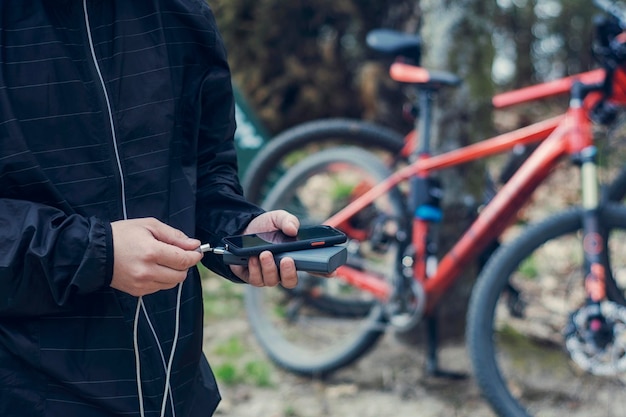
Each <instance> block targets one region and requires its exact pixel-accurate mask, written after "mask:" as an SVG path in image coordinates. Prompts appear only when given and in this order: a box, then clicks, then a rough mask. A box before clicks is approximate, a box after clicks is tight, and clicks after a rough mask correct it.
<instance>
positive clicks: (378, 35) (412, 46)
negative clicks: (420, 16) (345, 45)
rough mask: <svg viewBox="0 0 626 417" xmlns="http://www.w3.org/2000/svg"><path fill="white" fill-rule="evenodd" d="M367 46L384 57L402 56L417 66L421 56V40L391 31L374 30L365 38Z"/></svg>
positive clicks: (411, 35)
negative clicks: (384, 55)
mask: <svg viewBox="0 0 626 417" xmlns="http://www.w3.org/2000/svg"><path fill="white" fill-rule="evenodd" d="M365 42H366V43H367V46H369V47H370V48H372V49H373V50H375V51H377V52H381V53H383V54H386V55H394V56H398V55H400V56H403V57H406V58H409V59H410V60H411V62H412V63H414V64H419V62H420V59H421V54H422V38H421V37H420V36H419V35H413V34H409V33H402V32H398V31H395V30H392V29H374V30H371V31H370V32H368V34H367V37H366V38H365Z"/></svg>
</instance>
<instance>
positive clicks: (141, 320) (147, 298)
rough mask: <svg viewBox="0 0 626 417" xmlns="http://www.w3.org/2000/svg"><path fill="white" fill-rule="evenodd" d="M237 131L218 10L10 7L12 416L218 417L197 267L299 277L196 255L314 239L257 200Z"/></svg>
mask: <svg viewBox="0 0 626 417" xmlns="http://www.w3.org/2000/svg"><path fill="white" fill-rule="evenodd" d="M234 129H235V123H234V103H233V94H232V90H231V83H230V72H229V68H228V65H227V61H226V54H225V51H224V46H223V43H222V40H221V38H220V35H219V33H218V31H217V29H216V25H215V21H214V18H213V15H212V13H211V11H210V9H209V7H208V6H207V4H206V3H205V2H204V0H142V1H129V0H20V1H2V2H0V416H2V417H58V416H63V417H73V416H81V417H82V416H89V417H112V416H138V417H144V416H169V417H174V416H178V417H183V416H185V417H198V416H204V417H206V416H210V415H212V414H213V412H214V410H215V408H216V406H217V404H218V402H219V399H220V397H219V392H218V389H217V386H216V383H215V380H214V378H213V375H212V372H211V370H210V368H209V366H208V363H207V361H206V359H205V358H204V356H203V354H202V314H203V313H202V292H201V282H200V277H199V273H198V270H197V268H196V267H195V265H196V264H197V263H198V262H199V261H202V263H204V264H205V265H206V266H207V267H209V268H210V269H212V270H213V271H215V272H217V273H218V274H220V275H223V276H224V277H227V278H229V279H231V280H233V281H236V282H248V283H250V284H252V285H257V286H263V285H270V286H273V285H277V284H278V283H279V279H280V280H282V285H284V286H286V287H293V286H294V285H295V284H296V280H297V275H296V272H295V266H294V263H293V261H292V260H290V259H285V260H283V261H282V262H281V265H280V270H278V268H277V267H276V265H275V264H274V262H273V258H272V255H271V254H270V253H269V252H266V253H263V254H262V255H261V256H260V258H252V259H251V260H250V263H249V265H248V267H229V266H227V265H225V264H224V263H223V262H222V261H221V259H220V258H219V256H216V255H211V254H207V255H205V256H204V257H203V256H202V254H201V253H199V252H197V251H196V249H197V248H198V246H199V245H200V243H210V244H212V245H213V246H217V245H219V243H220V241H221V238H222V237H223V236H226V235H231V234H237V233H242V232H255V231H262V230H274V229H282V230H283V231H285V232H286V233H288V234H292V235H293V234H295V233H296V232H297V228H298V220H297V219H296V218H295V217H294V216H292V215H290V214H288V213H286V212H284V211H273V212H268V213H264V212H263V211H262V210H261V209H260V208H258V207H256V206H254V205H252V204H250V203H249V202H247V201H246V200H245V199H244V197H243V196H242V191H241V187H240V185H239V181H238V178H237V161H236V154H235V149H234V146H233V133H234ZM192 237H193V238H192Z"/></svg>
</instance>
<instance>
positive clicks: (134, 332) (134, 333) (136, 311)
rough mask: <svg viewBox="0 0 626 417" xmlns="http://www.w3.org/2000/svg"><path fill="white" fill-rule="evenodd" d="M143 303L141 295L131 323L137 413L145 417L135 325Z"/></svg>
mask: <svg viewBox="0 0 626 417" xmlns="http://www.w3.org/2000/svg"><path fill="white" fill-rule="evenodd" d="M142 303H143V301H142V297H139V299H138V300H137V309H136V310H135V320H134V323H133V350H134V351H135V375H136V376H135V379H136V381H137V395H138V396H139V415H140V416H141V417H145V413H144V409H143V390H142V388H141V365H140V363H139V360H140V358H139V342H138V340H137V339H138V338H137V327H138V325H139V311H140V308H141V304H142Z"/></svg>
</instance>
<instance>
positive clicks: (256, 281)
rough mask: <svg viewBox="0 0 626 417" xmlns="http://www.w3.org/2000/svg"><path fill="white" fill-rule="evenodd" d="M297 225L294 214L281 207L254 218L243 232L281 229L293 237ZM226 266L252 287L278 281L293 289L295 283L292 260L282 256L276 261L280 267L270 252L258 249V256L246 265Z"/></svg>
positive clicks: (298, 225)
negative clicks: (277, 264)
mask: <svg viewBox="0 0 626 417" xmlns="http://www.w3.org/2000/svg"><path fill="white" fill-rule="evenodd" d="M299 227H300V222H299V221H298V218H297V217H296V216H294V215H293V214H290V213H288V212H286V211H285V210H274V211H268V212H266V213H263V214H261V215H259V216H257V217H255V218H254V219H253V220H252V221H251V222H250V223H249V224H248V227H246V229H245V230H244V231H243V233H244V234H249V233H259V232H270V231H272V230H282V232H283V233H285V234H286V235H289V236H295V235H296V234H297V233H298V228H299ZM230 269H231V270H232V271H233V273H234V274H235V275H237V276H238V277H239V278H241V279H242V280H244V281H245V282H247V283H248V284H250V285H254V286H255V287H265V286H267V287H274V286H276V285H278V284H279V283H280V284H281V285H282V286H283V287H285V288H294V287H295V286H296V284H297V283H298V274H297V271H296V265H295V263H294V261H293V259H291V258H283V259H281V261H280V267H277V266H276V263H275V262H274V255H272V253H271V252H270V251H264V252H261V253H260V254H259V256H251V257H250V259H249V260H248V266H247V267H245V266H240V265H231V266H230Z"/></svg>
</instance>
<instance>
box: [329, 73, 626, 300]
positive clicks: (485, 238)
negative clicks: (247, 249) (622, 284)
mask: <svg viewBox="0 0 626 417" xmlns="http://www.w3.org/2000/svg"><path fill="white" fill-rule="evenodd" d="M394 65H396V64H394ZM401 65H402V67H401V68H396V70H397V71H396V72H395V76H394V78H395V79H397V80H400V81H404V82H420V81H418V78H415V79H414V78H412V74H411V66H408V65H405V64H401ZM393 75H394V71H393V68H392V76H393ZM611 76H612V78H614V79H615V80H616V81H621V82H622V83H623V82H624V80H626V75H624V73H623V72H621V71H618V72H617V73H615V74H611ZM416 77H419V80H422V79H423V78H421V77H423V71H419V72H416ZM606 78H608V77H607V74H606V72H605V71H604V70H596V71H591V72H588V73H584V74H581V75H579V76H573V77H568V78H565V79H561V80H558V81H556V82H550V83H545V84H542V85H538V86H533V87H528V88H525V89H520V90H517V91H513V92H508V93H505V94H503V95H500V96H497V97H495V98H494V104H495V105H497V106H498V107H504V106H509V105H513V104H518V103H522V102H527V101H532V100H536V99H538V98H542V97H547V96H551V95H556V94H560V93H563V92H567V91H570V89H572V87H573V86H574V85H576V83H579V82H584V83H585V84H595V85H602V83H603V82H604V81H605V79H606ZM613 94H614V95H613V97H612V98H613V99H614V100H616V101H618V102H620V103H623V102H624V101H625V97H626V96H623V93H622V92H621V90H620V91H617V94H622V96H619V97H615V94H616V93H615V92H614V93H613ZM598 99H599V95H598V94H595V93H594V94H589V95H588V96H587V97H586V99H585V101H584V104H583V102H582V101H578V100H575V99H573V100H571V101H570V106H569V108H568V110H567V112H566V113H565V114H564V115H561V116H557V117H554V118H551V119H548V120H545V121H542V122H538V123H535V124H532V125H529V126H526V127H523V128H520V129H517V130H514V131H512V132H508V133H505V134H502V135H499V136H495V137H493V138H490V139H486V140H483V141H481V142H478V143H475V144H472V145H469V146H465V147H463V148H460V149H456V150H453V151H449V152H446V153H443V154H440V155H436V156H430V155H428V154H419V155H417V158H416V160H415V161H414V162H412V163H410V165H408V166H406V167H404V168H402V169H400V170H398V171H397V172H395V173H393V174H392V175H391V176H390V177H388V178H387V179H386V180H384V181H383V182H381V183H379V184H377V185H375V186H374V187H373V188H371V189H370V190H369V191H367V192H366V193H364V194H363V195H361V196H360V197H358V198H357V199H356V200H354V201H353V202H351V203H350V204H349V205H348V206H347V207H345V208H344V209H342V210H340V211H339V212H337V213H336V214H335V215H333V216H332V217H331V218H329V219H328V220H327V221H326V222H325V224H328V225H331V226H335V227H338V226H339V225H340V224H341V223H343V222H345V221H346V220H348V219H349V218H350V217H351V216H353V215H354V214H356V213H357V212H358V211H360V210H361V209H363V208H364V207H366V206H367V205H369V204H370V203H372V202H373V201H374V200H375V199H376V198H378V197H380V196H382V195H384V194H385V193H386V192H388V191H389V190H391V189H392V188H394V187H395V186H397V185H398V184H399V183H400V182H402V181H405V180H407V179H409V178H412V177H415V176H417V177H420V178H426V177H428V176H429V175H430V174H431V173H433V172H435V171H438V170H442V169H445V168H449V167H453V166H457V165H460V164H465V163H468V162H471V161H475V160H478V159H482V158H486V157H489V156H493V155H496V154H499V153H502V152H505V151H507V150H510V149H512V148H513V147H515V146H516V145H519V144H529V143H534V142H541V143H540V144H539V146H538V148H537V149H536V150H535V151H534V152H533V153H532V154H531V155H530V157H529V158H528V159H527V160H526V161H525V162H524V163H523V164H522V166H521V167H520V168H519V169H518V170H517V172H516V173H515V174H514V176H513V177H512V178H511V179H510V180H509V181H508V182H507V183H506V184H504V185H503V187H502V188H501V190H500V191H499V192H498V193H497V194H496V195H495V197H494V198H493V199H492V200H491V201H490V202H489V203H488V204H487V205H486V206H485V207H484V208H483V209H482V210H481V212H480V213H479V215H478V217H477V218H476V219H475V221H474V222H473V223H472V224H471V226H470V227H469V228H468V229H467V231H466V232H465V233H464V234H463V235H462V236H461V238H460V239H459V240H458V241H457V243H456V244H455V245H454V246H453V247H452V248H451V249H450V250H449V251H448V252H447V253H446V254H445V255H444V256H443V258H442V259H441V261H440V262H439V264H438V267H437V269H436V271H435V272H434V274H433V275H432V276H427V274H426V267H425V260H426V256H425V252H424V251H425V246H426V245H425V239H426V237H427V234H428V230H429V222H428V221H425V220H420V219H414V220H413V226H412V227H413V233H412V244H413V246H414V248H415V250H416V253H415V262H414V265H413V276H414V279H416V280H419V281H420V283H421V284H422V286H423V288H424V290H425V293H426V312H428V311H429V310H431V309H432V308H433V307H434V306H435V305H436V304H437V303H438V302H439V300H440V299H441V297H442V296H443V295H444V293H445V292H446V290H447V289H448V288H449V287H450V286H451V285H452V284H453V283H454V282H456V280H457V279H458V278H459V276H460V274H461V272H462V271H463V269H464V268H465V267H466V266H467V265H468V264H469V262H470V261H472V260H473V259H475V257H476V256H477V255H478V254H479V253H480V252H481V250H482V249H484V248H485V247H486V246H487V245H488V244H489V243H490V242H492V241H493V240H494V239H496V238H497V237H498V236H499V235H501V234H502V232H503V231H504V230H505V229H506V228H507V227H508V226H509V225H510V224H511V222H512V221H513V220H514V219H515V217H516V215H517V212H518V210H519V208H520V207H521V206H522V205H523V204H524V203H525V202H527V201H528V200H529V197H530V195H531V194H532V193H533V191H534V190H535V189H536V188H537V187H538V186H539V184H541V183H542V182H543V181H544V180H545V179H546V178H547V177H548V175H549V174H550V172H551V171H552V170H553V168H554V167H555V166H556V164H557V163H558V162H559V161H560V160H561V159H562V158H563V157H565V156H567V155H577V154H580V153H581V152H582V151H583V150H585V149H587V148H589V147H591V146H593V137H592V131H591V120H590V118H589V115H588V111H589V108H591V106H592V105H593V104H594V103H595V102H597V100H598ZM337 277H338V278H339V279H342V280H344V281H346V282H347V283H348V284H350V285H353V286H355V287H358V288H360V289H362V290H364V291H367V292H370V293H372V294H373V295H374V296H375V297H377V298H379V299H381V300H383V301H386V300H388V299H389V298H390V296H391V292H392V288H391V286H390V284H388V283H387V282H385V281H383V280H381V279H379V278H377V277H375V276H372V275H369V274H367V273H365V272H362V271H359V270H356V269H354V268H351V267H349V266H342V267H340V268H339V270H338V274H337Z"/></svg>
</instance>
